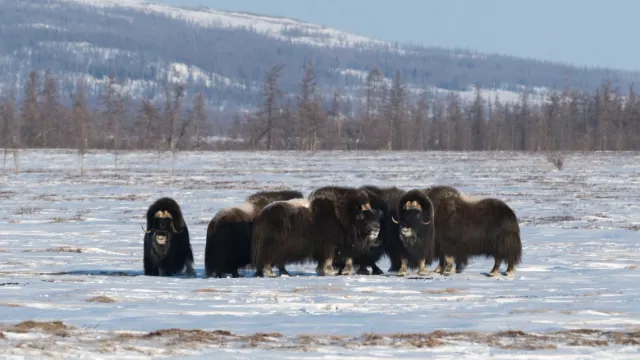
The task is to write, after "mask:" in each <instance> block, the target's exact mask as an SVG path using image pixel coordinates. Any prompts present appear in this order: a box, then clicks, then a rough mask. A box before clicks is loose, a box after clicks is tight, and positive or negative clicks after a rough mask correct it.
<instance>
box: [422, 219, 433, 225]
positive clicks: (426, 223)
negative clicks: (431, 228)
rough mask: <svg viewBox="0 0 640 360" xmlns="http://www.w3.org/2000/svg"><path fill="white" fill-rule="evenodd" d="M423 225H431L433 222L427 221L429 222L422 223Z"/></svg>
mask: <svg viewBox="0 0 640 360" xmlns="http://www.w3.org/2000/svg"><path fill="white" fill-rule="evenodd" d="M422 223H423V224H424V225H429V224H431V220H429V221H427V222H424V221H422Z"/></svg>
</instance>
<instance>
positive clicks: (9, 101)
mask: <svg viewBox="0 0 640 360" xmlns="http://www.w3.org/2000/svg"><path fill="white" fill-rule="evenodd" d="M0 115H1V116H2V129H3V131H2V132H3V134H4V142H5V144H4V160H3V169H6V163H7V153H8V150H9V149H11V151H12V155H13V162H14V172H15V173H16V174H18V173H19V172H20V146H21V145H22V126H21V122H20V117H19V116H17V115H16V105H15V99H14V96H13V91H11V92H10V93H9V94H8V95H7V96H6V98H5V99H4V101H3V103H2V111H1V114H0Z"/></svg>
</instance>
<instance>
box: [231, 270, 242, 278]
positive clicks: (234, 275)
mask: <svg viewBox="0 0 640 360" xmlns="http://www.w3.org/2000/svg"><path fill="white" fill-rule="evenodd" d="M231 277H233V278H239V277H240V273H239V272H238V269H233V270H232V271H231Z"/></svg>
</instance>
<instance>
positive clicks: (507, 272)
mask: <svg viewBox="0 0 640 360" xmlns="http://www.w3.org/2000/svg"><path fill="white" fill-rule="evenodd" d="M503 275H504V276H514V275H515V270H510V271H505V272H504V273H503Z"/></svg>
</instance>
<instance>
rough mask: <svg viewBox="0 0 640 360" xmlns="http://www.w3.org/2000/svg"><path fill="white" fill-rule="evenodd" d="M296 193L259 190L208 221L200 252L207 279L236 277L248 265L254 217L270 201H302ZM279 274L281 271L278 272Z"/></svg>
mask: <svg viewBox="0 0 640 360" xmlns="http://www.w3.org/2000/svg"><path fill="white" fill-rule="evenodd" d="M302 198H304V196H303V195H302V193H301V192H300V191H296V190H274V191H259V192H257V193H254V194H251V195H249V196H247V198H246V199H245V202H244V203H243V204H241V205H239V206H235V207H229V208H225V209H221V210H220V211H218V212H217V213H216V215H215V216H214V217H213V218H212V219H211V221H209V225H208V227H207V239H206V244H205V250H204V267H205V275H206V276H207V277H211V276H214V275H215V277H222V276H224V275H226V274H231V276H232V277H234V278H237V277H240V274H239V273H238V269H239V268H243V267H245V266H247V265H250V264H251V233H252V227H253V220H254V218H255V217H256V216H257V215H258V214H259V213H260V211H261V210H262V209H263V208H264V207H265V206H267V205H268V204H270V203H272V202H274V201H283V200H290V199H302ZM280 270H281V272H282V271H286V270H284V268H281V269H280Z"/></svg>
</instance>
